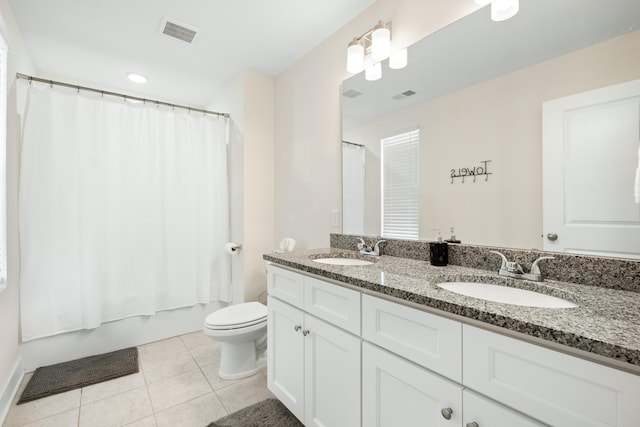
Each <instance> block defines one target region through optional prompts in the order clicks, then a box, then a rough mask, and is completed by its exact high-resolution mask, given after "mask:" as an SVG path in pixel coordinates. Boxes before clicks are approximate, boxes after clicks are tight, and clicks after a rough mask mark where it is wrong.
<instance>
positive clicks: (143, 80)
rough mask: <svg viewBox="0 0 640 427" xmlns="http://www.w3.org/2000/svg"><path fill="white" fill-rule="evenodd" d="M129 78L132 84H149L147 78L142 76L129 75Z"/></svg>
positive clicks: (136, 74)
mask: <svg viewBox="0 0 640 427" xmlns="http://www.w3.org/2000/svg"><path fill="white" fill-rule="evenodd" d="M127 77H128V78H129V80H131V81H132V82H136V83H146V82H147V78H146V77H145V76H143V75H142V74H138V73H129V74H127Z"/></svg>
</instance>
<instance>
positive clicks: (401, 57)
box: [389, 48, 407, 70]
mask: <svg viewBox="0 0 640 427" xmlns="http://www.w3.org/2000/svg"><path fill="white" fill-rule="evenodd" d="M406 66H407V48H404V49H401V50H399V51H397V52H396V53H394V54H393V55H391V56H390V57H389V68H391V69H392V70H399V69H401V68H404V67H406Z"/></svg>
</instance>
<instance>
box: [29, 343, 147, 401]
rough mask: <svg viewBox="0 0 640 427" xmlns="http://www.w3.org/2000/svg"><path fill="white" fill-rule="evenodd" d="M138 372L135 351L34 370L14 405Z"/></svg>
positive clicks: (136, 353)
mask: <svg viewBox="0 0 640 427" xmlns="http://www.w3.org/2000/svg"><path fill="white" fill-rule="evenodd" d="M136 372H138V349H137V348H135V347H131V348H125V349H123V350H118V351H113V352H111V353H105V354H99V355H97V356H90V357H85V358H82V359H77V360H72V361H70V362H64V363H58V364H56V365H51V366H44V367H42V368H38V369H36V371H35V372H34V373H33V376H32V377H31V379H30V380H29V383H28V384H27V387H26V388H25V389H24V392H22V396H20V400H19V401H18V405H19V404H21V403H25V402H30V401H32V400H36V399H41V398H43V397H47V396H51V395H52V394H57V393H63V392H65V391H69V390H74V389H76V388H80V387H85V386H88V385H92V384H97V383H100V382H102V381H107V380H111V379H114V378H118V377H122V376H124V375H129V374H133V373H136Z"/></svg>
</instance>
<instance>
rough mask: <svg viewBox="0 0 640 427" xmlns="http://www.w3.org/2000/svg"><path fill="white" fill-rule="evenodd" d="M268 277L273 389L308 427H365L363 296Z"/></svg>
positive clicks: (279, 275)
mask: <svg viewBox="0 0 640 427" xmlns="http://www.w3.org/2000/svg"><path fill="white" fill-rule="evenodd" d="M267 272H268V283H269V293H270V295H269V297H268V303H267V307H268V316H269V320H268V323H267V335H268V340H269V341H268V342H269V345H268V347H267V352H268V362H267V363H268V371H267V376H268V378H267V384H268V388H269V390H271V392H272V393H273V394H274V395H275V396H276V397H278V399H280V401H281V402H282V403H283V404H284V405H285V406H286V407H287V408H289V410H290V411H291V412H292V413H294V414H295V415H296V417H298V419H300V420H301V421H302V422H303V423H304V424H305V425H306V426H324V427H332V426H336V427H339V426H359V425H361V422H360V414H361V411H360V404H361V383H360V379H361V376H360V362H361V339H360V337H359V331H360V294H359V292H356V291H352V290H350V289H345V288H341V287H339V286H336V285H332V284H329V283H326V282H322V281H320V280H317V279H314V278H311V277H307V276H303V275H300V274H296V273H292V272H290V271H287V270H284V269H280V268H277V267H274V266H269V267H268V269H267ZM294 283H297V285H294ZM279 297H281V298H282V299H280V298H279ZM312 313H315V314H319V313H321V314H322V315H323V317H322V319H323V320H321V319H320V318H318V317H317V316H316V315H314V314H312ZM339 326H340V327H339ZM347 328H348V329H351V330H352V331H355V332H356V333H357V335H354V334H353V333H351V332H348V331H347V330H345V329H347Z"/></svg>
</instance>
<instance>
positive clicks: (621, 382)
mask: <svg viewBox="0 0 640 427" xmlns="http://www.w3.org/2000/svg"><path fill="white" fill-rule="evenodd" d="M463 336H464V361H463V365H464V368H463V370H464V381H463V383H464V385H465V386H467V387H470V388H472V389H474V390H475V391H477V392H480V393H482V394H485V395H487V396H489V397H491V398H493V399H495V400H497V401H500V402H502V403H504V404H505V405H507V406H510V407H512V408H514V409H517V410H519V411H522V412H524V413H525V414H528V415H530V416H531V417H533V418H536V419H538V420H540V421H542V422H544V423H548V424H550V425H554V426H563V427H564V426H566V427H573V426H575V427H578V426H579V427H585V426H590V427H596V426H599V427H601V426H617V427H628V426H636V425H638V422H639V421H638V420H640V406H639V405H638V402H640V377H639V376H636V375H632V374H628V373H625V372H621V371H618V370H616V369H612V368H609V367H606V366H602V365H598V364H596V363H593V362H589V361H586V360H583V359H579V358H577V357H573V356H569V355H567V354H564V353H559V352H557V351H553V350H549V349H546V348H543V347H539V346H537V345H534V344H530V343H526V342H524V341H519V340H516V339H513V338H508V337H505V336H503V335H499V334H496V333H493V332H489V331H485V330H482V329H479V328H475V327H472V326H469V325H464V328H463Z"/></svg>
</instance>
